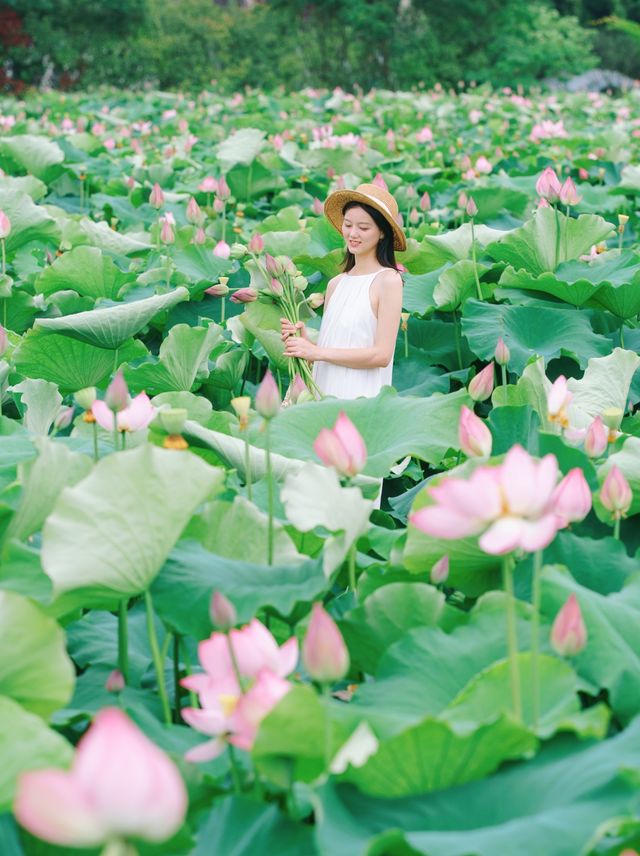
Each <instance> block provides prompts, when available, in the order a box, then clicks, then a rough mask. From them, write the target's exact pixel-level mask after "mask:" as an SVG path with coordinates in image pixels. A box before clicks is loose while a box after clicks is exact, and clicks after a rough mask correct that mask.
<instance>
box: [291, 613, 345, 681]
mask: <svg viewBox="0 0 640 856" xmlns="http://www.w3.org/2000/svg"><path fill="white" fill-rule="evenodd" d="M302 661H303V663H304V666H305V669H306V670H307V672H308V673H309V676H310V677H311V678H313V680H314V681H317V682H318V683H319V684H332V683H334V682H335V681H340V680H342V678H344V676H345V675H346V674H347V672H348V671H349V652H348V651H347V646H346V645H345V644H344V639H343V638H342V634H341V633H340V631H339V630H338V626H337V624H336V623H335V621H334V620H333V618H331V616H330V615H329V613H328V612H327V611H326V610H325V609H324V607H323V606H322V604H320V603H314V604H313V609H312V611H311V621H310V622H309V627H308V628H307V633H306V636H305V637H304V642H303V643H302Z"/></svg>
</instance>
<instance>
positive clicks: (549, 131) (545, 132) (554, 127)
mask: <svg viewBox="0 0 640 856" xmlns="http://www.w3.org/2000/svg"><path fill="white" fill-rule="evenodd" d="M568 136H569V135H568V134H567V132H566V130H565V127H564V123H563V122H562V120H560V121H558V122H552V121H551V120H550V119H543V121H542V122H538V124H536V125H534V126H533V129H532V130H531V134H530V135H529V139H530V140H531V142H532V143H539V142H540V140H550V139H554V138H565V137H568Z"/></svg>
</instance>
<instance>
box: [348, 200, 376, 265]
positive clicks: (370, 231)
mask: <svg viewBox="0 0 640 856" xmlns="http://www.w3.org/2000/svg"><path fill="white" fill-rule="evenodd" d="M342 237H343V238H344V239H345V241H346V243H347V249H348V250H349V252H350V253H353V255H354V256H362V255H366V254H367V253H370V252H371V251H372V250H373V251H374V252H375V249H376V247H377V245H378V241H379V240H380V238H382V237H383V233H382V232H381V230H380V229H379V228H378V226H376V224H375V223H374V221H373V218H372V217H371V215H370V214H367V212H366V211H365V210H364V208H360V207H359V206H358V205H355V206H354V207H353V208H349V210H348V211H347V213H346V214H345V215H344V220H343V221H342Z"/></svg>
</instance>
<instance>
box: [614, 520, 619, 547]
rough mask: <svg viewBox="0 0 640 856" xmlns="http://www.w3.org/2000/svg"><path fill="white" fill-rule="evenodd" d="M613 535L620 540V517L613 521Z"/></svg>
mask: <svg viewBox="0 0 640 856" xmlns="http://www.w3.org/2000/svg"><path fill="white" fill-rule="evenodd" d="M613 537H614V538H615V539H616V541H619V540H620V517H616V519H615V520H614V521H613Z"/></svg>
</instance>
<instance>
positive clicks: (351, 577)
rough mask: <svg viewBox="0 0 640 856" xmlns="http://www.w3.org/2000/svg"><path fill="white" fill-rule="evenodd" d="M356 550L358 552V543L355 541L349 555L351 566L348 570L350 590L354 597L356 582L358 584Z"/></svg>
mask: <svg viewBox="0 0 640 856" xmlns="http://www.w3.org/2000/svg"><path fill="white" fill-rule="evenodd" d="M356 550H357V547H356V542H355V541H354V542H353V544H352V545H351V547H350V548H349V555H348V557H347V558H348V562H349V565H348V568H349V588H350V589H351V591H352V592H353V594H354V597H355V595H356V582H357V581H356Z"/></svg>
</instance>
